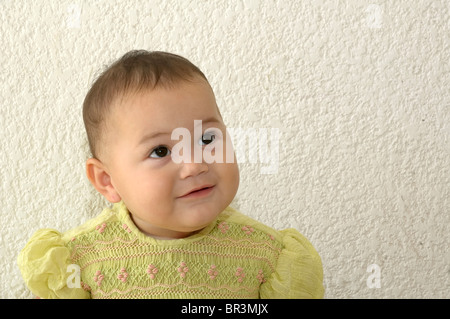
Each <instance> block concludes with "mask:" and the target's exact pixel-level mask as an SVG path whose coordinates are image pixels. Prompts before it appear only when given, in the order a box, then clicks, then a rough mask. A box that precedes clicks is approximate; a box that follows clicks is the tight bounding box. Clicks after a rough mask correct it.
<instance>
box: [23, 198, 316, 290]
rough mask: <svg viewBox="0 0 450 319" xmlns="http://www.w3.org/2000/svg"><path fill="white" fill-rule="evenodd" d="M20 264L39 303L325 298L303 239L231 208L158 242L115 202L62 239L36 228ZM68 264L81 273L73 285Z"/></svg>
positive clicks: (312, 254)
mask: <svg viewBox="0 0 450 319" xmlns="http://www.w3.org/2000/svg"><path fill="white" fill-rule="evenodd" d="M18 264H19V268H20V270H21V272H22V276H23V278H24V280H25V282H26V284H27V286H28V287H29V289H30V290H31V291H32V292H33V293H34V294H35V295H37V296H39V297H41V298H240V299H244V298H322V297H323V293H324V290H323V285H322V280H323V274H322V263H321V260H320V257H319V255H318V253H317V252H316V251H315V249H314V248H313V246H312V245H311V244H310V243H309V241H308V240H307V239H306V238H304V237H303V236H302V235H301V234H300V233H298V232H297V231H296V230H294V229H288V230H284V231H276V230H274V229H271V228H270V227H267V226H265V225H263V224H261V223H259V222H257V221H255V220H253V219H251V218H248V217H246V216H244V215H242V214H241V213H239V212H237V211H236V210H234V209H233V208H231V207H228V208H227V209H225V210H224V211H223V212H222V213H221V214H220V215H219V216H218V218H217V219H216V220H215V222H213V223H211V224H210V225H209V226H208V227H206V228H205V229H203V230H201V231H200V232H198V233H197V234H194V235H192V236H190V237H187V238H184V239H175V240H157V239H154V238H152V237H149V236H145V235H144V234H143V233H142V232H140V231H139V229H138V228H137V227H136V226H135V225H134V223H133V222H132V220H131V218H130V216H129V213H128V210H127V208H126V207H125V205H124V204H123V202H120V203H117V204H115V205H114V206H113V207H112V208H107V209H105V210H104V211H103V212H102V214H100V215H99V216H98V217H97V218H94V219H92V220H90V221H88V222H87V223H85V224H84V225H82V226H80V227H78V228H75V229H73V230H70V231H68V232H66V233H64V234H61V233H59V232H57V231H55V230H51V229H42V230H39V231H37V232H36V233H35V234H34V235H33V236H32V238H31V239H30V241H29V242H28V243H27V245H26V246H25V248H24V249H23V250H22V251H21V252H20V254H19V257H18ZM71 265H77V266H76V267H79V269H80V271H81V272H80V281H79V285H78V286H76V280H75V279H74V273H73V272H72V271H71V269H72V268H70V267H71ZM68 267H69V268H68ZM74 283H75V287H74Z"/></svg>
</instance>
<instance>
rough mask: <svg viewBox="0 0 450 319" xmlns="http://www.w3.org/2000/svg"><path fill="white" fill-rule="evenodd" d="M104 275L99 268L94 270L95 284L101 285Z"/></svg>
mask: <svg viewBox="0 0 450 319" xmlns="http://www.w3.org/2000/svg"><path fill="white" fill-rule="evenodd" d="M104 277H105V276H103V275H102V273H101V272H100V270H97V271H96V272H95V275H94V281H95V282H96V283H97V286H99V287H100V286H101V284H102V281H103V278H104Z"/></svg>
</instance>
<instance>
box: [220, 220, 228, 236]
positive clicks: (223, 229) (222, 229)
mask: <svg viewBox="0 0 450 319" xmlns="http://www.w3.org/2000/svg"><path fill="white" fill-rule="evenodd" d="M217 228H219V230H220V232H221V233H222V234H225V233H226V232H227V231H228V229H229V228H230V227H229V226H228V224H227V223H226V222H221V223H220V224H219V225H218V226H217Z"/></svg>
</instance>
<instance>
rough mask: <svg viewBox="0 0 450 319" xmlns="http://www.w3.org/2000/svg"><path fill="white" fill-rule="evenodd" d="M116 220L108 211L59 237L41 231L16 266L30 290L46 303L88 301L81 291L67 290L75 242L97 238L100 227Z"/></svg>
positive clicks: (27, 245)
mask: <svg viewBox="0 0 450 319" xmlns="http://www.w3.org/2000/svg"><path fill="white" fill-rule="evenodd" d="M115 220H117V213H116V212H115V211H114V210H113V209H110V208H106V209H104V210H103V211H102V213H101V214H100V215H98V216H97V217H95V218H92V219H91V220H88V221H87V222H85V223H84V224H83V225H81V226H79V227H76V228H73V229H71V230H69V231H67V232H64V233H60V232H59V231H57V230H55V229H39V230H37V231H36V232H35V233H34V234H33V235H32V236H31V237H30V239H29V240H28V242H27V243H26V245H25V246H24V248H23V249H22V250H21V251H20V252H19V254H18V257H17V264H18V267H19V270H20V272H21V274H22V277H23V279H24V281H25V284H26V285H27V287H28V288H29V289H30V290H31V292H32V293H33V294H34V295H36V296H38V297H40V298H44V299H48V298H89V293H87V292H86V291H84V290H83V289H81V288H77V287H75V288H73V287H68V286H67V283H68V282H69V281H70V279H69V277H70V275H71V273H73V271H72V272H71V271H70V269H71V268H70V265H72V248H73V242H74V240H75V238H88V239H89V238H90V239H92V238H94V237H95V236H96V235H98V234H99V227H98V225H103V224H105V223H106V222H109V221H115Z"/></svg>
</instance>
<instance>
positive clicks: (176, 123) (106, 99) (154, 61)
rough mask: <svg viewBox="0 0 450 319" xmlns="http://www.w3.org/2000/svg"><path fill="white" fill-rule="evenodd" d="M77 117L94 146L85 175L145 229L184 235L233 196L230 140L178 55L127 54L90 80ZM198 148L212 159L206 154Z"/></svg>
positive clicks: (208, 94) (205, 89)
mask: <svg viewBox="0 0 450 319" xmlns="http://www.w3.org/2000/svg"><path fill="white" fill-rule="evenodd" d="M83 119H84V123H85V127H86V132H87V135H88V141H89V146H90V149H91V153H92V158H90V159H88V160H87V163H86V173H87V176H88V179H89V180H90V182H91V183H92V184H93V186H94V187H95V188H96V189H97V190H98V191H99V192H100V193H101V194H102V195H103V196H105V198H106V199H107V200H108V201H110V202H112V203H116V202H119V201H121V200H122V201H123V202H124V204H125V205H126V206H127V208H128V210H129V211H130V215H131V217H132V219H133V221H134V223H135V224H136V226H137V227H138V228H139V229H140V230H141V231H143V232H144V233H146V234H148V235H151V236H154V237H157V238H182V237H186V236H189V235H191V234H193V233H195V232H196V231H199V230H201V229H202V228H204V227H205V226H207V225H208V224H210V223H211V222H212V221H214V219H215V218H216V217H217V215H218V214H219V213H220V212H221V211H223V209H225V208H226V207H227V206H228V205H229V204H230V203H231V201H232V200H233V198H234V196H235V195H236V192H237V189H238V186H239V171H238V166H237V163H236V160H235V158H234V154H233V156H232V158H233V159H234V160H232V161H230V156H227V157H226V153H228V154H229V150H230V149H231V142H229V141H230V139H229V138H226V136H227V132H226V126H225V124H224V123H223V120H222V116H221V114H220V112H219V109H218V107H217V104H216V101H215V97H214V93H213V91H212V89H211V86H210V85H209V83H208V80H207V79H206V77H205V75H204V74H203V73H202V72H201V71H200V70H199V69H198V68H197V67H196V66H195V65H193V64H192V63H191V62H189V61H188V60H186V59H185V58H183V57H180V56H177V55H174V54H170V53H166V52H147V51H131V52H129V53H127V54H125V55H124V56H123V57H122V58H120V59H119V60H118V61H116V62H115V63H113V64H112V65H111V66H110V67H108V68H107V69H106V70H105V71H104V72H103V73H102V74H101V75H100V76H99V78H98V79H97V80H96V81H95V82H94V84H93V85H92V87H91V89H90V91H89V92H88V94H87V96H86V98H85V101H84V104H83ZM173 132H175V133H176V132H178V134H172V133H173ZM180 132H181V134H182V136H181V135H180V134H179V133H180ZM199 132H200V133H199ZM181 137H182V140H181ZM172 138H174V139H172ZM180 140H181V141H180ZM180 145H181V147H180ZM205 151H208V152H205ZM172 153H173V154H172ZM203 153H205V154H206V153H208V154H209V155H210V157H211V156H212V157H213V158H214V159H216V160H214V161H205V159H204V158H203V157H202V156H201V154H203ZM174 154H176V155H177V156H178V157H177V159H176V160H174V157H173V155H174ZM199 154H200V160H199V156H198V155H199ZM180 158H181V159H182V160H180ZM217 159H219V160H217Z"/></svg>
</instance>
